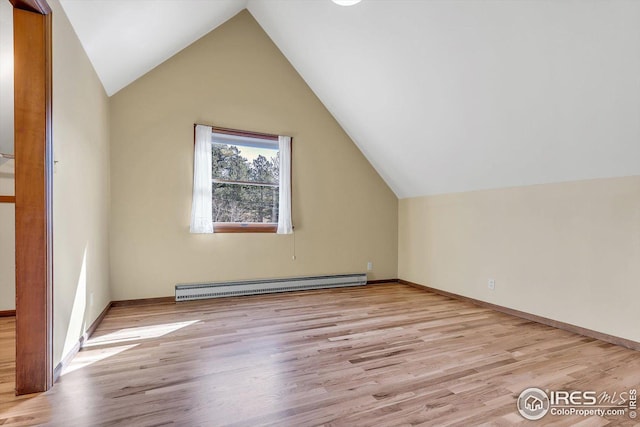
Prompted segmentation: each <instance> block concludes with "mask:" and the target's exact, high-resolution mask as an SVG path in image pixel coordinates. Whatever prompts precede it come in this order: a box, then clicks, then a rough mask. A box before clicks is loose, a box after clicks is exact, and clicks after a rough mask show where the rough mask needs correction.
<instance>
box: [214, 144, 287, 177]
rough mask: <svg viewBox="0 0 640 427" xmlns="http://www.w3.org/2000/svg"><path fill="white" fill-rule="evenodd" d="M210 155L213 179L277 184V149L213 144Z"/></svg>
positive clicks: (278, 166)
mask: <svg viewBox="0 0 640 427" xmlns="http://www.w3.org/2000/svg"><path fill="white" fill-rule="evenodd" d="M212 155H213V157H212V171H211V172H212V177H213V178H214V179H219V180H225V181H249V182H261V183H271V184H277V183H278V176H279V175H278V172H279V170H280V164H279V163H280V162H279V152H278V149H270V148H255V147H244V146H240V145H227V144H213V145H212Z"/></svg>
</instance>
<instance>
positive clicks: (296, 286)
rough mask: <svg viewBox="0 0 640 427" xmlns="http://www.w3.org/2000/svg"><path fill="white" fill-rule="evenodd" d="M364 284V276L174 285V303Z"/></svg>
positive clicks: (342, 275)
mask: <svg viewBox="0 0 640 427" xmlns="http://www.w3.org/2000/svg"><path fill="white" fill-rule="evenodd" d="M366 284H367V275H366V274H364V273H362V274H340V275H335V276H314V277H295V278H289V279H264V280H243V281H237V282H216V283H188V284H178V285H176V301H190V300H196V299H207V298H220V297H231V296H239V295H256V294H269V293H276V292H289V291H301V290H307V289H325V288H343V287H348V286H363V285H366Z"/></svg>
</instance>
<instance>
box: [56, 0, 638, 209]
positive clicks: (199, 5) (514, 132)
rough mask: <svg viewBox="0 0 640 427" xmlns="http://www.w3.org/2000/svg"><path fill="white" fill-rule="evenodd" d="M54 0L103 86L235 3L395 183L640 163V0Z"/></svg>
mask: <svg viewBox="0 0 640 427" xmlns="http://www.w3.org/2000/svg"><path fill="white" fill-rule="evenodd" d="M185 3H191V5H190V6H189V7H185ZM62 4H63V6H64V8H65V11H66V12H67V13H68V15H69V17H70V19H71V22H72V24H73V25H74V27H75V29H76V31H77V33H78V35H79V37H80V39H81V41H82V43H83V45H84V46H85V49H86V50H87V53H88V55H89V57H90V58H91V60H92V62H93V64H94V66H95V68H96V70H97V72H98V74H99V76H100V78H101V79H102V82H103V84H104V85H105V88H106V89H107V92H108V93H110V94H112V93H115V92H116V91H118V90H119V89H120V88H122V87H123V86H125V85H127V84H129V83H130V82H132V81H133V80H135V79H136V78H137V77H139V76H140V75H142V74H144V73H145V72H147V71H148V70H150V69H151V68H153V67H154V66H156V65H157V64H159V63H160V62H162V61H163V60H165V59H167V58H168V57H170V56H171V55H173V54H174V53H176V52H177V51H178V50H180V49H181V48H183V47H185V46H187V45H188V44H189V43H191V42H192V41H194V40H196V39H197V38H198V37H200V36H201V35H203V34H205V33H206V32H208V31H209V30H210V29H213V28H215V27H216V26H218V25H220V24H221V23H222V22H224V21H225V20H227V19H228V18H229V17H231V16H232V15H234V14H235V13H236V12H238V11H239V10H241V9H242V8H244V7H245V6H246V7H247V8H248V9H249V11H250V12H251V13H252V15H253V16H254V17H255V18H256V20H257V21H258V22H259V23H260V25H261V26H262V27H263V28H264V29H265V31H266V32H267V33H268V34H269V36H270V37H271V38H272V39H273V40H274V42H275V43H276V44H277V45H278V47H279V48H280V49H281V50H282V52H283V53H284V54H285V56H286V57H287V58H288V59H289V61H290V62H291V63H292V64H293V66H294V67H295V68H296V69H297V70H298V72H299V73H300V75H301V76H302V77H303V78H304V79H305V81H306V82H307V83H308V84H309V86H310V87H311V89H312V90H313V91H314V92H315V93H316V94H317V96H318V97H319V98H320V99H321V100H322V102H323V103H324V104H325V105H326V107H327V108H328V109H329V111H330V112H331V113H332V114H333V115H334V116H335V117H336V119H337V120H338V122H340V124H341V125H342V126H343V128H344V129H345V131H346V132H347V133H348V134H349V135H350V136H351V137H352V138H353V140H354V141H355V143H356V144H357V145H358V146H359V147H360V149H361V150H362V152H363V153H364V154H365V156H366V157H367V158H368V159H369V160H370V161H371V163H372V164H373V166H374V167H375V168H376V169H377V170H378V172H379V173H380V174H381V176H382V177H383V178H384V179H385V181H386V182H387V183H388V184H389V185H390V186H391V188H392V189H393V190H394V191H395V193H396V194H397V195H398V196H399V197H412V196H421V195H427V194H437V193H447V192H457V191H470V190H478V189H485V188H499V187H509V186H519V185H528V184H540V183H549V182H559V181H567V180H577V179H588V178H598V177H610V176H625V175H637V174H640V25H638V22H640V1H632V0H553V1H551V0H546V1H545V0H518V1H503V0H485V1H477V0H457V1H451V0H424V1H419V0H363V1H362V2H361V3H360V4H358V5H356V6H352V7H340V6H336V5H334V4H333V3H331V2H330V1H329V0H307V1H291V0H249V1H248V2H246V1H243V0H242V1H241V0H136V1H132V0H124V1H123V0H92V1H86V0H62ZM150 16H151V17H153V18H152V19H151V18H149V17H150Z"/></svg>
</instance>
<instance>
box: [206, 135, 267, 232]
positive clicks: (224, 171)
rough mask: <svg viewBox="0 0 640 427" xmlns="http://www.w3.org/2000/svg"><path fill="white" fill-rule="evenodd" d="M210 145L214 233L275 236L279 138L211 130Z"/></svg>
mask: <svg viewBox="0 0 640 427" xmlns="http://www.w3.org/2000/svg"><path fill="white" fill-rule="evenodd" d="M211 141H212V144H211V163H212V165H211V166H212V167H211V176H212V182H213V188H212V190H213V191H212V193H213V203H212V213H213V222H214V228H215V231H237V232H242V231H252V232H259V231H263V232H275V231H276V227H277V224H278V203H279V191H280V188H279V174H280V161H279V154H280V153H279V148H278V137H277V136H269V135H258V134H252V133H248V132H239V131H229V130H220V129H216V128H213V134H212V140H211Z"/></svg>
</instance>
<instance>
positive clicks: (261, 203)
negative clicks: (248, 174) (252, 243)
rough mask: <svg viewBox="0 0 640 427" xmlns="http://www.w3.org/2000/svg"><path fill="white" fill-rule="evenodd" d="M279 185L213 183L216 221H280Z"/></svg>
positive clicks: (214, 217)
mask: <svg viewBox="0 0 640 427" xmlns="http://www.w3.org/2000/svg"><path fill="white" fill-rule="evenodd" d="M278 198H279V191H278V186H258V185H250V184H227V183H215V182H214V184H213V221H214V222H243V223H244V222H260V223H274V222H278Z"/></svg>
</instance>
